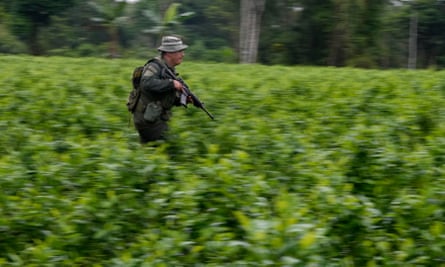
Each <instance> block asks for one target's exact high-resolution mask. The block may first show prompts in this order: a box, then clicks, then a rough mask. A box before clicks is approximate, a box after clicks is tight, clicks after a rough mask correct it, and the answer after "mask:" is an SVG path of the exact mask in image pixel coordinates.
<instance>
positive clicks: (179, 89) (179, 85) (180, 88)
mask: <svg viewBox="0 0 445 267" xmlns="http://www.w3.org/2000/svg"><path fill="white" fill-rule="evenodd" d="M173 86H174V87H175V89H176V90H178V91H179V92H182V93H184V89H183V87H184V86H183V85H182V83H180V82H179V81H177V80H173Z"/></svg>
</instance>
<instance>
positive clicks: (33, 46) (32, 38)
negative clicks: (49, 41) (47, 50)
mask: <svg viewBox="0 0 445 267" xmlns="http://www.w3.org/2000/svg"><path fill="white" fill-rule="evenodd" d="M28 48H29V51H30V52H31V54H32V55H34V56H40V55H41V54H42V49H41V47H40V43H39V26H38V25H37V23H32V24H31V32H30V34H29V41H28Z"/></svg>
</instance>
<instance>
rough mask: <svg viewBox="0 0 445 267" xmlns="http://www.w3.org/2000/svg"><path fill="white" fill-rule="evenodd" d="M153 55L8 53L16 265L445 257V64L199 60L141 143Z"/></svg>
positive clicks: (1, 79) (9, 198) (0, 144)
mask: <svg viewBox="0 0 445 267" xmlns="http://www.w3.org/2000/svg"><path fill="white" fill-rule="evenodd" d="M140 64H142V62H139V61H136V60H123V59H118V60H106V59H92V58H83V59H76V58H62V57H49V58H40V57H19V56H2V60H1V61H0V112H1V114H2V121H1V122H0V128H1V130H2V133H3V134H2V135H1V136H0V176H1V177H2V178H1V179H0V187H1V188H2V192H1V193H0V241H1V242H0V263H1V264H2V265H5V266H42V265H45V266H90V265H91V266H189V265H190V266H222V265H235V266H237V265H241V266H258V265H264V266H267V265H271V266H275V265H278V266H441V264H442V265H443V261H444V258H443V251H444V249H445V242H444V240H445V239H444V235H445V228H444V221H445V217H444V214H445V213H444V209H443V207H444V206H445V203H444V197H443V194H444V192H445V187H444V184H445V183H444V182H445V181H444V179H445V178H444V177H445V175H444V171H445V170H444V162H445V152H444V151H445V139H444V136H445V128H444V127H445V126H444V125H445V123H444V122H445V121H444V118H445V105H444V97H445V94H444V90H443V88H445V78H444V77H445V76H444V75H445V74H444V73H443V72H434V71H430V70H428V71H415V72H411V71H404V70H394V71H376V70H358V69H352V68H344V69H334V68H315V67H282V66H273V67H267V66H260V65H235V64H233V65H230V64H198V63H191V62H186V63H184V64H183V65H181V66H180V67H179V68H178V70H179V72H180V73H184V74H185V75H184V78H185V79H186V80H187V81H188V83H189V85H190V86H191V89H192V90H193V91H194V92H195V93H196V95H198V96H199V97H200V98H201V100H202V101H204V102H205V103H206V104H207V107H208V109H209V110H210V111H211V112H212V113H213V114H214V115H215V117H216V121H211V120H209V119H208V118H207V117H206V115H205V114H204V113H203V112H201V111H200V110H198V109H195V108H192V107H190V108H188V109H182V108H177V109H175V110H174V113H175V116H174V117H173V120H172V121H171V132H170V135H171V139H170V141H168V142H165V143H160V144H159V145H158V146H140V145H139V144H138V143H137V135H136V134H135V131H134V130H133V129H132V127H128V123H129V121H128V120H129V115H128V112H127V110H126V107H125V101H126V97H127V94H128V91H129V89H130V75H131V72H132V70H133V68H134V67H135V66H137V65H140Z"/></svg>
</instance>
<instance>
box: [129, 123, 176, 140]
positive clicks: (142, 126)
mask: <svg viewBox="0 0 445 267" xmlns="http://www.w3.org/2000/svg"><path fill="white" fill-rule="evenodd" d="M134 126H135V127H136V130H137V131H138V133H139V138H140V142H141V144H146V143H148V142H152V141H156V140H164V139H166V137H167V136H166V135H167V131H168V124H167V121H164V120H157V121H156V122H153V123H150V122H146V121H145V122H143V123H136V122H135V124H134Z"/></svg>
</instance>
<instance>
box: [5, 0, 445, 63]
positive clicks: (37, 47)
mask: <svg viewBox="0 0 445 267" xmlns="http://www.w3.org/2000/svg"><path fill="white" fill-rule="evenodd" d="M241 1H242V0H218V1H207V0H183V1H177V2H178V3H175V1H173V0H139V1H136V2H134V1H132V2H131V3H130V2H128V3H126V2H121V1H119V2H116V1H114V0H92V1H89V0H63V1H62V0H57V1H54V0H41V1H34V0H15V1H2V2H0V53H16V54H18V53H30V54H35V55H63V56H76V57H77V56H111V57H135V58H140V57H144V58H145V57H147V56H150V55H151V54H152V53H153V54H154V53H156V51H155V48H156V47H157V45H158V43H159V37H160V36H161V35H162V34H165V33H176V34H179V35H182V36H183V37H184V38H185V40H186V42H187V43H188V44H190V49H189V50H188V51H187V56H188V58H189V59H191V60H197V61H213V62H238V60H239V58H240V57H239V39H240V37H239V35H240V34H239V33H240V20H241V18H242V17H243V14H240V2H241ZM244 15H245V14H244ZM444 31H445V1H442V0H412V1H397V0H373V1H366V0H274V1H271V0H266V6H265V8H264V12H263V13H262V15H261V33H260V40H259V46H258V47H259V48H258V61H259V63H262V64H284V65H297V64H299V65H320V66H355V67H366V68H405V67H407V66H408V65H409V66H410V67H411V68H414V67H417V68H427V67H429V68H431V67H435V68H442V67H443V66H445V46H444V44H445V35H444V34H443V32H444Z"/></svg>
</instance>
